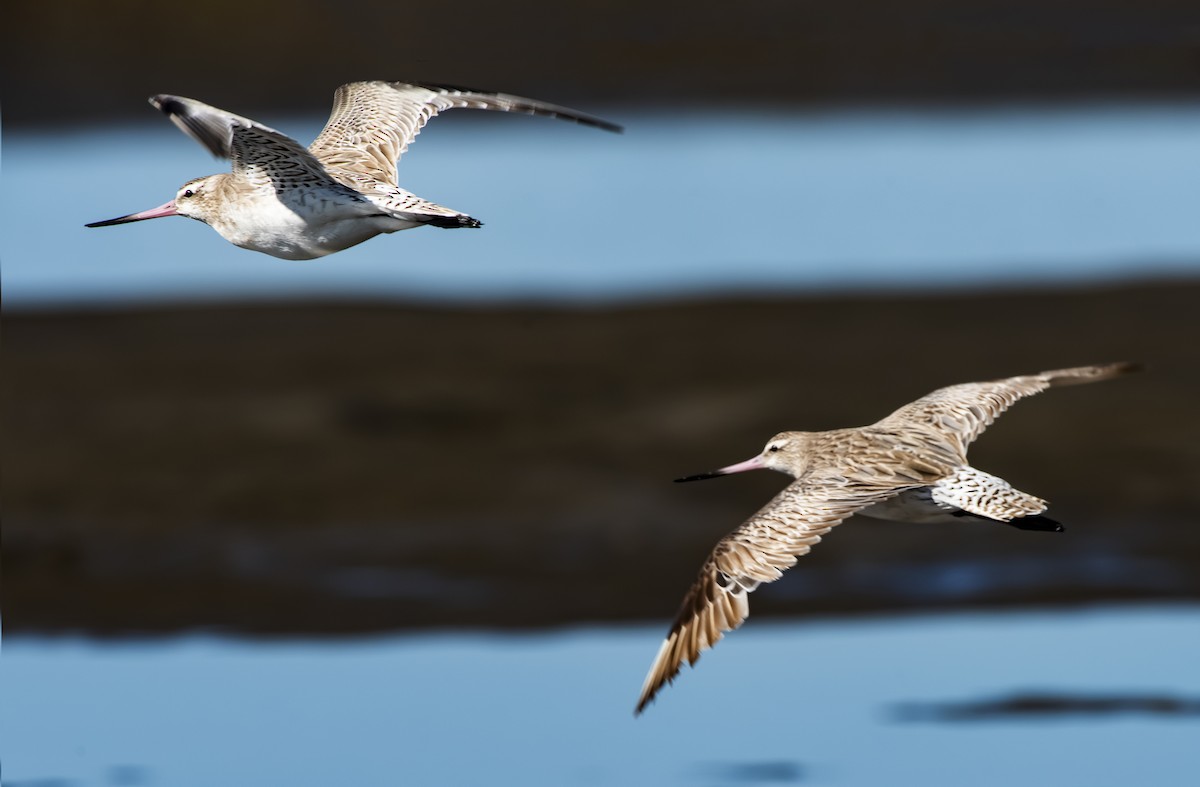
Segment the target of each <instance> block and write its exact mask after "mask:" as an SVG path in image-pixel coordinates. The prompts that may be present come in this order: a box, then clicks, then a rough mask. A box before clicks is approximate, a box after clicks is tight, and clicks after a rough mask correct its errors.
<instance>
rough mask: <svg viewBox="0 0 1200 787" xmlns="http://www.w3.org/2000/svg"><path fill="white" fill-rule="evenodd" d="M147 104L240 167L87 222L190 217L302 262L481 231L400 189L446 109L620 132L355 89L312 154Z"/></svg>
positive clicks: (532, 104)
mask: <svg viewBox="0 0 1200 787" xmlns="http://www.w3.org/2000/svg"><path fill="white" fill-rule="evenodd" d="M150 103H151V104H153V105H154V106H155V107H156V108H158V109H159V110H161V111H162V112H163V113H165V114H166V115H167V116H168V117H169V118H170V119H171V121H172V122H173V123H175V125H176V126H178V127H179V128H180V129H182V130H183V131H184V132H185V133H187V134H188V135H189V136H191V137H192V138H193V139H195V140H196V141H197V142H199V143H200V144H202V145H204V147H206V148H207V149H208V150H209V151H210V152H211V153H212V154H213V155H215V156H218V157H220V158H227V159H229V160H230V161H231V162H232V172H231V173H230V174H229V175H212V176H209V177H208V178H199V179H196V180H193V181H189V183H188V184H186V185H185V186H184V187H183V188H181V189H180V190H179V192H178V194H177V196H176V199H175V201H174V202H173V203H168V205H166V206H163V209H156V211H158V212H155V215H144V216H143V215H141V214H131V215H130V216H127V217H122V218H121V219H113V220H110V221H107V222H95V223H94V224H92V225H89V226H109V225H111V224H116V223H125V222H127V221H139V220H142V219H143V218H155V217H157V216H158V215H180V216H187V217H189V218H194V219H198V220H200V221H203V222H205V223H206V224H208V225H210V226H211V227H212V228H213V229H215V230H216V231H217V232H218V233H220V234H221V236H222V237H224V238H225V239H226V240H228V241H229V242H230V243H233V244H235V245H237V246H241V247H242V248H246V249H251V250H253V251H261V252H263V253H265V254H270V255H272V256H275V257H282V258H284V259H293V260H302V259H312V258H313V257H320V256H324V255H327V254H332V253H334V252H337V251H341V250H342V249H345V248H349V247H350V246H353V245H355V244H358V243H362V242H363V241H365V240H368V239H369V238H372V237H374V236H376V235H378V234H380V233H387V232H396V231H398V230H405V229H410V228H412V227H418V226H421V225H423V224H429V225H431V226H435V227H446V228H458V227H478V226H480V222H479V221H478V220H476V219H474V218H472V217H471V216H468V215H467V214H465V213H461V212H459V211H456V210H452V209H451V208H446V207H443V206H441V205H437V204H435V203H432V202H429V201H428V200H424V199H421V198H420V197H418V196H416V195H415V194H412V193H411V192H408V191H405V190H404V189H402V188H400V186H399V184H398V182H397V179H396V164H397V162H398V161H399V159H400V156H401V155H402V154H403V153H404V151H405V150H407V149H408V146H409V144H411V143H412V141H413V139H414V138H416V136H417V134H418V133H420V131H421V129H422V128H423V127H424V125H425V124H426V123H427V122H428V121H429V119H430V118H432V117H434V116H435V115H437V114H438V113H439V112H443V111H445V110H447V109H463V108H465V109H484V110H492V111H498V112H519V113H524V114H531V115H541V116H545V117H554V118H560V119H564V120H570V121H573V122H576V123H581V124H583V125H589V126H595V127H597V128H602V129H605V130H607V131H620V130H621V129H620V127H619V126H616V125H614V124H612V123H609V122H608V121H605V120H600V119H599V118H595V117H592V116H590V115H585V114H583V113H581V112H576V111H575V110H572V109H567V108H565V107H560V106H556V105H554V104H547V103H545V102H541V101H535V100H533V99H528V98H521V97H519V96H510V95H506V94H503V93H486V92H478V91H470V90H463V89H461V88H449V87H438V86H432V85H431V86H425V85H415V84H407V83H404V82H354V83H351V84H348V85H343V86H342V87H340V88H338V90H337V93H336V94H335V96H334V106H333V112H332V114H331V115H330V118H329V121H328V123H327V124H326V126H325V128H324V130H323V131H322V132H321V133H320V135H319V136H318V137H317V139H316V140H315V141H314V142H313V144H312V145H311V146H310V147H309V149H307V150H306V149H305V148H303V147H302V146H301V145H300V144H299V143H297V142H296V141H295V140H293V139H291V138H290V137H288V136H286V135H284V134H281V133H280V132H278V131H276V130H274V129H272V128H268V127H267V126H264V125H262V124H260V123H256V122H255V121H253V120H250V119H248V118H244V117H241V116H240V115H234V114H232V113H230V112H226V111H224V110H222V109H217V108H216V107H212V106H209V105H208V104H204V103H201V102H199V101H196V100H194V99H190V98H182V97H180V96H168V95H159V96H154V97H153V98H151V99H150ZM189 187H190V188H189ZM167 208H171V209H172V210H171V211H167V210H166V209H167Z"/></svg>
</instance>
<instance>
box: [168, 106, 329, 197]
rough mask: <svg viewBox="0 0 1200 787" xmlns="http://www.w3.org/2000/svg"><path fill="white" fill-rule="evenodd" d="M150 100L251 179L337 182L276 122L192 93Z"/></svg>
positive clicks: (274, 183) (286, 184)
mask: <svg viewBox="0 0 1200 787" xmlns="http://www.w3.org/2000/svg"><path fill="white" fill-rule="evenodd" d="M150 103H151V104H152V105H153V106H154V107H155V108H157V109H159V110H161V111H162V112H163V113H164V114H166V116H167V117H169V118H170V119H171V122H172V123H174V124H175V125H176V126H178V127H179V128H180V129H181V130H182V131H183V132H184V133H185V134H187V135H188V136H189V137H191V138H192V139H194V140H196V141H197V142H199V143H200V144H201V145H203V146H204V147H206V148H208V150H209V152H210V153H212V154H213V155H214V156H217V157H218V158H223V159H229V160H230V161H231V162H232V165H233V171H234V173H235V174H239V175H241V176H243V177H245V178H246V179H247V180H248V181H250V182H252V183H255V184H257V185H260V186H264V187H266V186H270V187H273V188H276V189H279V190H283V189H288V188H292V187H293V186H298V185H303V184H306V183H320V184H323V185H327V186H328V185H330V184H334V185H336V182H335V181H333V180H332V179H331V178H330V177H329V175H328V174H327V173H326V172H325V170H324V169H323V168H322V166H321V164H320V163H319V162H318V161H317V160H316V159H315V158H314V157H313V156H312V154H311V153H309V152H308V151H307V150H305V149H304V148H303V147H302V146H301V145H300V144H299V143H298V142H296V141H295V140H294V139H292V138H291V137H289V136H287V135H286V134H281V133H280V132H278V131H276V130H275V129H273V128H268V127H267V126H264V125H262V124H261V123H256V122H255V121H253V120H250V119H249V118H244V117H242V116H240V115H235V114H233V113H232V112H226V111H225V110H223V109H218V108H216V107H213V106H209V105H208V104H205V103H203V102H200V101H196V100H195V99H192V98H183V97H182V96H169V95H158V96H154V97H152V98H151V99H150Z"/></svg>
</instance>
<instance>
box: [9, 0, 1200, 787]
mask: <svg viewBox="0 0 1200 787" xmlns="http://www.w3.org/2000/svg"><path fill="white" fill-rule="evenodd" d="M0 14H2V17H0V18H2V19H3V24H0V44H2V46H0V66H2V68H0V89H2V93H0V99H2V101H3V105H2V112H3V115H2V120H3V128H2V131H3V137H2V147H0V178H2V181H0V226H2V227H3V230H2V233H0V265H2V269H0V274H2V283H3V296H2V297H3V352H2V356H0V364H2V369H3V371H2V385H3V400H2V403H0V408H2V417H3V434H4V439H3V444H2V446H0V451H2V452H3V453H2V455H0V459H2V461H3V471H4V472H3V479H4V480H3V500H4V530H3V579H4V586H3V589H4V592H3V602H4V603H3V613H4V614H3V624H4V643H3V660H2V663H3V666H2V668H0V757H2V758H3V766H4V769H3V775H4V779H5V784H13V785H25V787H30V786H31V785H48V784H54V785H56V786H58V785H110V784H111V785H142V784H145V785H151V784H153V785H160V784H161V785H189V784H197V785H200V784H203V785H210V784H214V783H222V782H225V783H235V784H238V783H246V784H249V783H260V784H263V783H265V784H271V783H285V782H286V783H291V784H329V783H343V784H480V783H489V784H497V783H499V784H549V785H561V784H621V785H630V784H654V785H660V784H677V783H678V784H767V783H802V784H838V785H877V784H883V783H886V784H913V785H918V784H919V785H932V784H946V785H959V784H973V785H984V784H996V785H1011V784H1014V783H1032V784H1045V783H1053V784H1060V785H1075V784H1078V785H1085V784H1086V785H1094V784H1113V785H1121V784H1132V783H1152V784H1156V785H1172V784H1179V785H1183V784H1190V783H1191V782H1190V779H1191V778H1194V776H1193V775H1192V771H1193V770H1194V769H1190V768H1189V767H1188V766H1189V765H1190V764H1191V763H1192V762H1194V745H1195V741H1196V739H1197V737H1196V736H1197V733H1200V675H1198V674H1197V671H1196V669H1195V665H1196V664H1197V663H1200V604H1198V603H1197V602H1198V601H1200V529H1198V528H1197V527H1196V524H1197V521H1196V520H1197V514H1196V512H1197V510H1198V509H1200V483H1198V482H1200V441H1198V440H1197V437H1200V428H1198V427H1200V415H1197V409H1196V403H1197V401H1200V319H1198V318H1197V308H1198V307H1200V222H1198V221H1197V220H1196V208H1197V206H1198V205H1200V8H1197V7H1195V6H1194V4H1182V3H1174V2H1165V1H1160V0H1151V1H1150V2H1143V3H1138V4H1128V3H1094V2H1093V3H1080V2H1044V1H1042V2H1028V1H1027V0H1015V2H1014V0H1007V2H1003V3H999V2H995V3H993V2H979V1H977V0H965V1H964V0H959V2H954V3H945V2H926V1H924V0H918V1H917V2H909V3H905V4H903V6H898V5H896V4H894V3H887V2H883V1H882V0H864V1H863V2H851V3H840V4H816V3H795V2H787V3H785V2H765V1H762V2H760V1H757V0H756V1H753V2H746V3H741V4H739V5H738V6H737V8H736V9H734V8H732V7H728V6H719V7H718V6H715V5H713V6H711V7H706V6H704V5H700V6H697V5H696V4H682V3H653V4H645V3H632V2H615V3H614V2H608V3H575V4H570V5H568V6H564V5H562V4H555V3H548V2H543V1H542V0H536V1H531V2H519V3H507V4H495V3H477V2H474V0H467V1H466V2H460V3H457V4H455V5H454V6H452V7H448V6H444V5H442V6H416V7H413V6H408V5H401V4H396V3H383V2H360V3H356V4H354V5H353V6H347V5H346V4H344V3H334V2H329V1H328V0H300V1H298V2H292V3H287V4H283V3H271V2H263V3H257V4H249V5H248V4H245V3H238V4H234V3H229V2H223V0H218V1H216V2H209V3H206V4H203V5H202V6H201V5H186V4H185V5H179V4H176V5H170V6H163V5H162V4H151V3H134V4H125V5H123V6H121V8H120V10H114V9H113V8H112V7H110V6H101V5H99V4H94V5H89V4H74V5H70V4H67V5H64V4H45V3H43V4H34V3H17V4H9V5H7V6H6V7H5V9H4V10H3V12H0ZM359 79H392V80H415V81H432V82H447V83H451V84H464V85H470V86H479V87H481V88H486V89H498V90H503V91H506V92H511V93H516V94H520V95H527V96H532V97H536V98H540V99H544V100H548V101H553V102H556V103H562V104H566V105H569V106H572V107H575V108H578V109H581V110H583V111H586V112H590V113H593V114H597V115H600V116H602V117H605V118H607V119H610V120H613V121H615V122H618V123H621V124H623V125H625V126H626V133H625V134H624V135H623V136H619V137H618V136H613V135H606V134H602V133H599V132H596V131H595V130H593V129H589V128H583V127H578V126H573V125H569V124H564V123H556V122H554V121H551V120H545V119H539V118H527V117H509V116H503V115H498V114H494V113H486V114H485V113H471V112H453V113H447V114H446V115H444V116H441V117H439V118H437V119H435V120H434V121H433V122H432V123H431V124H430V126H428V127H427V128H426V130H425V132H424V133H423V134H422V136H421V137H420V138H419V140H418V141H417V143H416V144H414V145H413V147H412V148H411V150H410V151H409V152H408V153H407V154H406V156H405V157H404V159H403V161H402V162H401V166H400V181H401V183H402V184H403V185H404V186H405V187H406V188H409V189H410V190H412V191H414V192H416V193H417V194H420V195H421V196H423V197H426V198H429V199H432V200H434V201H437V202H439V203H441V204H445V205H449V206H452V207H453V208H455V209H458V210H462V211H464V212H467V213H470V214H471V215H473V216H475V217H477V218H479V219H481V220H482V221H483V222H484V224H485V226H484V227H483V228H482V229H480V230H477V231H472V232H442V231H440V230H435V229H425V228H422V229H418V230H416V231H413V232H405V233H401V234H396V235H391V236H383V237H380V238H377V239H375V240H372V241H370V242H369V243H366V244H364V245H362V246H359V247H355V248H353V249H350V250H347V251H345V252H342V253H340V254H338V255H336V256H333V257H329V258H325V259H321V260H315V261H311V262H287V261H283V260H277V259H273V258H270V257H266V256H263V255H258V254H254V253H251V252H247V251H244V250H241V249H238V248H235V247H233V246H230V245H229V244H227V243H226V242H225V241H223V240H222V239H221V238H220V237H219V236H218V235H217V234H216V233H215V232H213V231H212V230H210V229H208V228H207V227H204V226H203V225H201V224H199V223H197V222H188V221H183V220H180V219H174V220H172V221H162V222H159V221H154V222H146V223H140V224H135V225H130V226H123V227H116V228H110V229H101V230H88V229H84V228H83V224H85V223H87V222H90V221H96V220H100V219H106V218H110V217H112V216H117V215H122V214H125V213H129V212H133V211H136V210H142V209H145V208H149V207H152V206H154V205H158V204H161V203H163V202H165V201H167V200H168V199H170V198H171V196H172V195H173V194H174V193H175V190H176V189H177V188H178V187H179V185H181V184H182V183H183V182H184V181H186V180H188V179H190V178H192V177H196V176H199V175H204V174H209V173H211V172H218V171H223V170H224V169H225V168H226V164H225V163H224V162H214V161H213V160H212V159H211V158H210V157H209V156H208V154H207V153H206V152H205V151H204V150H203V149H202V148H200V146H198V145H196V144H195V143H194V142H192V141H191V140H189V139H187V138H186V137H184V136H183V135H181V134H180V133H179V132H178V131H177V130H176V129H175V128H174V127H173V126H172V125H171V124H170V123H168V122H166V120H165V118H163V117H161V116H160V115H159V114H158V113H156V112H155V111H154V110H153V109H152V108H151V107H149V106H148V105H147V104H146V103H145V99H146V97H147V96H148V95H151V94H154V93H159V92H170V93H176V94H180V95H185V96H191V97H194V98H198V99H200V100H202V101H205V102H208V103H211V104H214V105H216V106H220V107H223V108H226V109H228V110H230V111H233V112H236V113H239V114H242V115H246V116H249V117H253V118H255V119H256V120H258V121H260V122H262V123H265V124H267V125H269V126H272V127H274V128H278V129H280V130H281V131H283V132H285V133H288V134H291V135H292V136H294V137H295V138H297V139H298V140H300V141H301V142H304V143H307V142H308V141H309V140H311V138H312V137H313V136H315V134H316V133H317V132H318V131H319V130H320V128H321V126H322V125H323V123H324V120H325V118H326V116H327V114H328V109H329V107H330V103H331V97H332V93H333V90H334V89H335V88H336V87H337V86H338V85H339V84H342V83H343V82H348V81H353V80H359ZM1116 360H1135V361H1142V362H1144V363H1146V364H1147V367H1148V368H1147V371H1146V372H1145V373H1144V374H1142V375H1139V376H1136V377H1131V378H1125V379H1122V380H1119V381H1114V382H1109V383H1104V384H1101V385H1096V386H1089V387H1086V388H1072V389H1067V390H1063V391H1058V390H1055V391H1052V392H1050V393H1047V394H1045V395H1044V396H1039V397H1036V398H1034V399H1032V400H1029V401H1026V402H1022V403H1021V404H1019V405H1018V406H1017V407H1015V408H1014V409H1013V411H1011V412H1010V413H1009V414H1007V415H1006V416H1004V418H1002V419H1001V420H1000V421H999V422H998V423H997V424H996V425H995V426H993V427H992V428H991V429H990V430H989V431H988V432H987V433H986V434H985V435H984V436H983V438H982V439H981V440H980V441H979V442H978V443H977V444H976V445H975V447H974V448H973V450H972V460H973V463H974V464H975V465H976V466H978V467H980V468H982V469H985V470H987V471H989V472H992V473H995V474H997V475H1001V476H1003V477H1005V478H1006V479H1008V480H1010V481H1011V482H1012V483H1013V484H1014V485H1015V486H1017V487H1019V488H1021V489H1024V490H1026V491H1029V492H1032V493H1034V494H1037V495H1040V496H1042V497H1046V498H1048V499H1049V500H1050V501H1051V510H1050V512H1049V513H1050V515H1052V516H1053V517H1055V518H1056V519H1059V520H1061V521H1062V522H1063V523H1064V524H1065V526H1066V532H1065V533H1062V534H1043V533H1030V532H1022V531H1017V530H1015V529H1012V528H1007V527H1001V526H988V525H986V524H978V523H963V524H962V525H960V526H958V527H946V526H943V525H925V526H922V525H900V524H895V523H887V522H876V521H872V520H863V519H856V520H853V521H851V522H850V523H848V524H847V525H845V526H844V527H841V528H839V529H838V530H837V531H836V532H835V533H833V534H832V535H831V536H830V537H829V538H828V539H827V540H826V542H825V543H823V544H822V545H821V546H820V547H819V548H818V549H816V550H814V552H813V553H812V554H811V555H809V556H807V557H805V558H804V559H803V560H802V561H801V563H800V564H799V565H797V566H796V568H795V569H793V570H792V571H791V572H789V573H788V575H787V576H786V577H785V578H784V579H782V580H781V581H779V582H777V583H775V584H773V585H771V586H768V587H764V588H762V589H761V590H759V591H758V592H757V593H755V595H754V597H753V600H752V606H753V615H752V617H751V620H750V622H749V623H748V624H747V625H746V626H745V627H744V628H743V630H741V631H739V632H737V633H736V634H734V635H732V636H730V637H729V638H728V641H726V642H724V643H722V644H721V645H720V646H719V647H718V648H716V649H715V650H713V651H712V652H711V653H708V654H706V655H705V656H704V658H703V660H702V662H701V663H700V664H699V665H698V668H697V669H696V670H695V671H692V670H686V671H685V673H684V674H683V676H682V677H681V680H680V681H679V682H678V684H677V685H675V686H673V687H671V688H669V689H668V690H666V691H665V692H664V693H663V694H662V695H661V697H660V699H659V701H658V702H657V703H656V704H655V705H654V706H652V707H651V708H650V709H649V710H648V711H647V713H646V714H645V716H644V717H642V718H639V719H637V720H636V721H634V720H632V719H631V717H630V715H629V714H630V711H631V710H632V706H633V703H634V701H635V699H636V696H637V690H638V688H639V686H640V683H641V679H642V677H643V675H644V672H645V670H646V668H648V666H649V663H650V661H651V659H652V657H653V656H654V654H655V652H656V650H657V648H658V644H659V642H660V641H661V637H662V636H663V634H664V633H665V630H666V627H667V625H668V623H669V621H670V620H671V618H672V617H673V615H674V613H675V610H676V606H677V605H678V603H679V601H680V599H681V598H682V595H683V593H684V591H685V590H686V588H687V587H688V584H689V583H690V581H691V580H692V578H693V577H694V575H695V572H696V570H697V569H698V568H699V566H700V563H701V562H702V560H703V559H704V557H705V556H706V554H707V553H708V551H709V550H710V549H711V547H712V545H713V544H714V543H715V541H716V540H717V539H718V538H719V537H720V536H721V535H723V534H724V533H726V532H728V531H729V530H731V529H732V528H733V527H735V526H736V525H737V524H739V523H740V522H741V521H742V520H743V519H745V518H746V517H747V516H749V515H750V514H752V513H753V512H754V511H755V510H756V509H757V508H758V507H759V506H761V505H762V504H763V503H765V502H766V501H767V500H768V499H769V498H770V496H771V495H772V494H774V493H775V492H776V491H778V490H779V489H780V488H782V486H783V485H784V484H785V483H786V479H784V478H783V477H782V476H778V475H775V474H768V473H763V474H750V475H746V476H738V477H735V478H730V479H722V480H717V481H713V482H710V483H708V484H695V485H687V486H679V485H673V484H671V483H670V480H671V479H672V478H675V477H678V476H681V475H687V474H691V473H695V472H700V471H705V470H709V469H712V468H714V467H718V466H722V465H726V464H730V463H732V462H735V461H740V460H743V459H746V458H748V457H750V456H751V455H753V454H755V453H756V452H758V451H759V450H760V449H761V447H762V445H763V443H764V442H765V441H766V440H767V439H768V438H769V437H770V436H771V435H773V434H775V433H776V432H778V431H781V430H784V429H805V430H818V429H827V428H834V427H840V426H852V425H859V424H864V423H869V422H871V421H874V420H876V419H878V418H880V417H882V416H883V415H885V414H887V413H888V412H890V411H891V410H893V409H895V408H896V407H898V406H899V405H901V404H903V403H905V402H907V401H909V400H911V399H913V398H916V397H918V396H920V395H922V394H924V393H926V392H928V391H930V390H932V389H934V388H937V387H940V386H943V385H948V384H953V383H958V382H966V381H972V380H982V379H989V378H994V377H1001V376H1009V375H1013V374H1020V373H1027V372H1034V371H1039V370H1042V369H1050V368H1058V367H1064V366H1071V365H1076V364H1086V363H1096V362H1107V361H1116ZM714 731H716V732H717V733H718V734H717V735H712V733H713V732H714ZM464 749H465V750H466V751H468V752H470V754H469V755H468V756H463V750H464ZM864 755H866V756H864Z"/></svg>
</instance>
